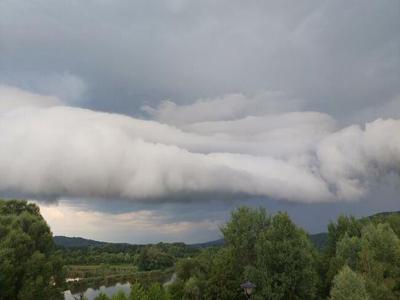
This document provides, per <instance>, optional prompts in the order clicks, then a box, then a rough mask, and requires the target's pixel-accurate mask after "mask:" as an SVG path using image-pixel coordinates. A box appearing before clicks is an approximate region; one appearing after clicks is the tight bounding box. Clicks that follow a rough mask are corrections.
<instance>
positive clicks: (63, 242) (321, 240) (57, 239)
mask: <svg viewBox="0 0 400 300" xmlns="http://www.w3.org/2000/svg"><path fill="white" fill-rule="evenodd" d="M393 214H400V211H394V212H381V213H377V214H374V215H371V216H367V217H363V218H360V220H372V221H373V220H377V219H382V218H385V217H388V216H390V215H393ZM309 237H310V240H311V242H312V243H313V244H314V245H315V247H316V248H317V249H322V248H323V247H324V246H325V245H326V242H327V239H328V233H326V232H321V233H317V234H310V235H309ZM53 240H54V243H55V244H56V245H57V246H59V247H64V248H79V247H82V248H83V247H105V246H107V245H113V246H120V247H121V248H123V247H130V246H139V245H133V244H128V243H108V242H99V241H95V240H90V239H84V238H81V237H66V236H54V237H53ZM223 245H224V239H218V240H215V241H209V242H205V243H197V244H191V245H189V246H192V247H194V248H208V247H218V246H223Z"/></svg>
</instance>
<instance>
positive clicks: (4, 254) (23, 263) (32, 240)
mask: <svg viewBox="0 0 400 300" xmlns="http://www.w3.org/2000/svg"><path fill="white" fill-rule="evenodd" d="M64 282H65V280H64V271H63V263H62V260H61V259H60V256H58V255H56V254H55V251H54V244H53V240H52V234H51V232H50V229H49V227H48V226H47V224H46V222H45V221H44V219H43V218H42V216H41V215H40V213H39V208H38V207H37V206H36V205H34V204H27V203H26V202H25V201H16V200H10V201H3V200H0V299H2V300H8V299H18V300H25V299H26V300H31V299H49V300H51V299H63V296H62V293H61V292H62V291H63V287H64Z"/></svg>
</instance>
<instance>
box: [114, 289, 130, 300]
mask: <svg viewBox="0 0 400 300" xmlns="http://www.w3.org/2000/svg"><path fill="white" fill-rule="evenodd" d="M111 300H127V297H126V295H125V293H124V291H122V290H119V291H118V292H117V293H115V294H114V295H113V296H112V297H111Z"/></svg>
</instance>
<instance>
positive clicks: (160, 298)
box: [146, 283, 166, 300]
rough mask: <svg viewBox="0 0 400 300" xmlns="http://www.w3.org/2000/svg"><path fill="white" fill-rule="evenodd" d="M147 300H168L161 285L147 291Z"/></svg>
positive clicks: (151, 287) (152, 286)
mask: <svg viewBox="0 0 400 300" xmlns="http://www.w3.org/2000/svg"><path fill="white" fill-rule="evenodd" d="M146 300H166V294H165V290H164V289H163V287H162V286H161V285H160V284H159V283H154V284H152V285H151V286H150V288H149V290H148V291H147V297H146Z"/></svg>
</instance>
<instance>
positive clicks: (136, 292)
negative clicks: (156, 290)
mask: <svg viewBox="0 0 400 300" xmlns="http://www.w3.org/2000/svg"><path fill="white" fill-rule="evenodd" d="M145 298H146V291H145V290H144V288H143V287H142V286H141V284H140V283H135V284H133V285H132V286H131V292H130V294H129V300H142V299H145Z"/></svg>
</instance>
